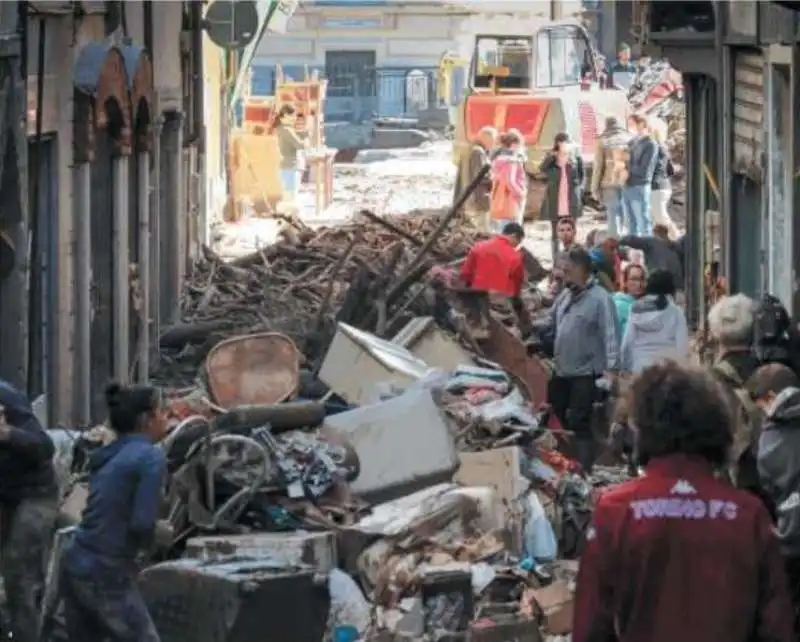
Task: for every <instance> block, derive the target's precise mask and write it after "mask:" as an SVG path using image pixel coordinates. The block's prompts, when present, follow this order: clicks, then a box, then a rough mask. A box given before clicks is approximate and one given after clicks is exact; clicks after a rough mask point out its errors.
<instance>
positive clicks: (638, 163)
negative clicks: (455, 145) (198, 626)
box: [466, 114, 680, 282]
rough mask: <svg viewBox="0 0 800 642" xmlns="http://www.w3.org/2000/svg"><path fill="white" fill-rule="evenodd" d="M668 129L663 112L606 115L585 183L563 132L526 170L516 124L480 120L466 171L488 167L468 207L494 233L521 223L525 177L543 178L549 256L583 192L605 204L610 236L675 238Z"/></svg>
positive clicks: (478, 222) (484, 228) (578, 158)
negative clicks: (534, 170)
mask: <svg viewBox="0 0 800 642" xmlns="http://www.w3.org/2000/svg"><path fill="white" fill-rule="evenodd" d="M666 129H667V126H666V123H665V122H664V121H662V120H661V119H657V118H649V119H648V118H646V117H644V116H642V115H639V114H634V115H633V116H632V117H631V119H630V129H628V128H627V127H625V126H624V125H623V123H622V122H621V121H620V120H619V119H618V118H616V117H613V116H612V117H609V118H607V119H606V123H605V128H604V130H603V132H602V133H601V134H600V136H598V139H597V144H596V149H595V154H594V158H595V165H594V170H593V172H592V175H591V181H589V184H588V185H587V180H586V178H587V176H586V171H585V169H584V164H583V160H582V157H581V154H580V153H579V151H578V150H577V149H576V147H575V145H574V144H573V142H572V141H571V140H570V137H569V135H568V134H566V133H563V132H562V133H559V134H557V135H556V137H555V139H554V141H553V147H552V149H551V150H550V153H548V154H547V155H546V156H545V158H544V160H543V161H542V162H541V164H540V166H539V168H538V174H537V175H536V176H534V175H532V174H530V173H529V172H528V171H527V170H526V162H527V155H526V151H525V141H524V138H523V136H522V134H521V133H520V132H519V131H518V130H516V129H511V130H509V131H507V132H505V133H502V134H498V132H497V130H496V129H495V128H493V127H484V128H483V129H481V131H480V132H479V134H478V137H477V140H476V141H475V144H474V146H473V150H472V153H471V156H470V163H469V171H470V175H471V176H476V175H477V174H478V173H479V172H480V170H481V168H482V167H484V166H485V165H486V164H487V163H491V171H490V172H489V174H488V176H487V178H486V179H485V181H483V182H482V183H481V184H479V185H478V186H477V188H476V189H475V191H474V193H473V194H472V195H471V197H470V199H469V200H468V201H467V204H466V211H467V214H468V216H469V217H470V218H471V219H472V221H473V223H475V224H476V226H477V227H478V229H480V230H481V231H483V232H487V233H488V232H493V233H500V232H501V231H502V229H503V227H504V226H505V224H506V223H509V222H516V223H520V224H522V223H523V219H524V214H525V208H526V203H527V197H528V185H529V181H530V180H531V179H534V178H536V179H537V180H544V182H545V195H544V200H543V203H542V207H541V211H540V213H539V217H540V218H541V219H542V220H547V221H550V222H551V225H552V252H553V257H555V256H556V255H557V253H558V234H557V230H558V226H559V223H560V222H561V221H563V220H564V219H572V220H573V221H576V220H577V219H578V218H579V217H580V216H581V215H582V212H583V206H584V202H585V201H587V200H590V201H593V202H595V203H597V204H600V205H601V206H602V207H603V208H604V209H605V211H606V214H607V217H608V234H609V235H610V236H612V237H615V238H619V237H622V238H624V239H634V243H637V241H636V240H635V239H640V238H644V239H649V238H651V237H653V236H655V237H657V238H659V239H661V238H666V239H667V240H669V239H672V240H673V241H677V240H678V239H679V237H680V230H679V229H678V226H677V225H676V224H675V222H674V221H673V220H672V218H671V216H670V214H669V211H668V205H669V202H670V198H671V195H672V188H671V185H670V179H671V177H672V176H673V175H674V174H675V168H674V166H673V164H672V161H671V159H670V156H669V150H668V149H667V146H666V135H667V131H666ZM620 240H622V239H620ZM622 244H623V245H628V246H629V247H634V245H632V244H629V243H622ZM650 245H652V244H650ZM659 251H660V249H659V250H655V253H659ZM676 276H678V275H677V274H676ZM679 282H680V281H679Z"/></svg>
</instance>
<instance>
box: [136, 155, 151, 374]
mask: <svg viewBox="0 0 800 642" xmlns="http://www.w3.org/2000/svg"><path fill="white" fill-rule="evenodd" d="M137 162H138V164H139V168H138V169H139V171H138V172H136V175H137V178H138V184H137V186H136V188H137V191H138V198H137V200H138V202H139V282H140V285H141V290H142V300H141V303H140V305H141V306H142V309H141V310H140V311H139V314H140V317H141V319H142V323H143V327H142V328H141V332H140V337H141V339H140V340H141V344H140V346H139V362H138V366H139V367H138V372H139V377H138V379H139V381H141V382H146V381H147V380H148V379H149V378H150V154H148V153H147V152H139V156H138V158H137Z"/></svg>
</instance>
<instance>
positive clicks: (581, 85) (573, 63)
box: [439, 19, 630, 220]
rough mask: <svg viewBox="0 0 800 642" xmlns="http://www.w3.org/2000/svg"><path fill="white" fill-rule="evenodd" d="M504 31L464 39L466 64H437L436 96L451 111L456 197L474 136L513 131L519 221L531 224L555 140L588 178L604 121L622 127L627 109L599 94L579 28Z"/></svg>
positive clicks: (617, 94) (595, 67)
mask: <svg viewBox="0 0 800 642" xmlns="http://www.w3.org/2000/svg"><path fill="white" fill-rule="evenodd" d="M505 26H507V27H510V28H512V29H515V30H516V31H517V32H516V33H504V34H494V35H477V34H469V35H468V36H467V37H468V38H470V39H471V40H472V54H471V56H469V57H468V60H467V57H466V56H461V57H459V56H458V55H457V54H454V53H451V52H448V53H447V54H445V55H444V56H443V57H442V59H441V65H440V71H439V78H440V87H439V95H440V99H441V100H442V101H443V102H445V103H446V104H448V105H449V106H450V107H451V114H452V120H453V122H452V125H453V129H454V142H453V162H454V163H455V165H456V167H457V169H458V172H457V180H456V190H455V193H456V194H459V193H460V192H461V190H462V189H463V188H464V187H465V186H466V185H468V184H469V182H470V180H471V177H470V176H469V171H468V166H469V155H470V151H471V149H472V146H473V145H474V144H475V141H476V139H477V136H478V133H479V132H480V130H481V128H483V127H486V126H492V127H495V128H496V129H497V130H498V131H499V132H504V131H508V130H510V129H517V130H519V132H520V133H522V135H523V137H524V139H525V147H526V151H527V162H526V170H527V172H528V174H529V176H531V177H532V178H531V179H530V182H529V190H528V199H527V204H526V211H525V218H526V220H532V219H535V218H537V217H538V215H539V211H540V209H541V206H542V202H543V200H544V196H545V183H544V181H543V179H542V177H541V176H539V165H540V163H541V161H542V160H543V159H544V156H545V154H547V153H548V152H549V151H550V150H551V149H552V146H553V139H554V138H555V135H556V134H558V133H559V132H567V133H568V134H569V135H570V137H571V139H572V140H573V141H574V142H575V144H576V146H577V149H578V151H579V153H580V154H581V157H582V158H583V161H584V164H585V166H586V168H587V173H588V172H590V171H591V167H592V165H593V161H594V151H595V145H596V142H597V137H598V135H599V134H600V132H602V129H603V126H604V121H605V119H606V118H607V117H609V116H617V117H618V118H620V119H621V120H622V122H627V118H628V112H629V109H630V107H629V104H628V98H627V94H626V92H625V91H623V90H621V89H616V88H607V87H606V86H605V84H606V83H605V78H604V74H603V72H602V70H601V69H600V67H599V64H598V56H597V54H596V52H595V50H594V49H593V47H592V45H591V41H590V39H589V36H588V34H587V33H586V30H585V29H584V28H583V27H582V26H581V24H580V23H579V22H578V21H576V20H563V21H547V20H544V19H539V20H538V22H537V23H536V24H535V25H534V26H532V28H531V29H530V30H526V31H527V34H526V35H520V34H519V31H520V25H519V24H516V25H515V24H514V23H513V22H512V23H508V24H507V25H505ZM495 30H496V29H495ZM459 76H460V77H461V78H460V79H459V78H458V77H459ZM459 80H461V82H462V83H463V85H462V86H461V87H459ZM460 90H461V91H460ZM460 93H463V96H462V95H459V94H460ZM587 180H588V178H587ZM587 184H588V183H587Z"/></svg>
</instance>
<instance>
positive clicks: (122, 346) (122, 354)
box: [112, 156, 130, 383]
mask: <svg viewBox="0 0 800 642" xmlns="http://www.w3.org/2000/svg"><path fill="white" fill-rule="evenodd" d="M112 173H113V179H112V180H113V187H112V189H113V191H114V214H113V216H114V219H113V233H112V236H113V239H112V243H113V248H114V252H113V257H114V258H113V270H114V276H113V283H114V289H113V294H112V300H113V302H114V303H113V319H114V323H113V326H114V360H113V363H114V378H115V379H116V380H117V381H120V382H123V383H125V382H127V381H128V363H129V361H130V316H129V313H128V310H129V305H128V304H129V298H130V273H129V270H130V259H129V254H130V252H129V249H128V235H129V229H128V228H129V226H130V222H129V220H128V157H127V156H118V157H117V158H115V159H114V167H113V172H112Z"/></svg>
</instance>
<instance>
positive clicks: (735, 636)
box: [572, 455, 794, 642]
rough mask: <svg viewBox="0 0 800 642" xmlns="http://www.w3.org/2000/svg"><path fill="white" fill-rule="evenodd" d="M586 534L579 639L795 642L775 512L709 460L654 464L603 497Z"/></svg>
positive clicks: (676, 458)
mask: <svg viewBox="0 0 800 642" xmlns="http://www.w3.org/2000/svg"><path fill="white" fill-rule="evenodd" d="M593 519H594V521H593V524H592V526H590V528H589V530H588V532H587V536H586V548H585V549H584V553H583V557H582V559H581V565H580V571H579V573H578V580H577V592H576V595H575V621H574V628H573V632H572V641H573V642H612V641H613V642H711V641H712V640H714V641H715V642H717V641H718V642H722V641H723V640H724V641H725V642H767V641H769V642H790V641H791V640H794V634H793V630H792V605H791V602H790V598H789V593H788V588H787V582H786V577H785V571H784V568H783V560H782V558H781V555H780V552H779V549H778V540H777V537H776V535H775V533H774V531H773V528H772V523H771V521H770V517H769V515H768V514H767V511H766V509H765V508H764V506H763V505H762V504H761V502H760V501H759V499H758V498H757V497H755V496H754V495H751V494H749V493H747V492H745V491H741V490H738V489H736V488H733V487H731V486H729V485H727V484H725V483H724V482H722V481H719V480H717V479H716V478H715V477H714V476H713V473H712V470H711V467H710V466H709V465H708V463H706V462H705V461H703V460H700V459H697V458H691V457H686V456H683V455H674V456H669V457H663V458H658V459H655V460H653V461H651V462H650V463H649V464H648V466H647V468H646V474H645V476H644V477H642V478H640V479H637V480H634V481H630V482H627V483H625V484H622V485H620V486H618V487H616V488H614V489H612V490H609V491H608V492H606V493H604V494H603V495H601V497H600V499H599V500H598V503H597V507H596V510H595V513H594V518H593Z"/></svg>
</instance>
